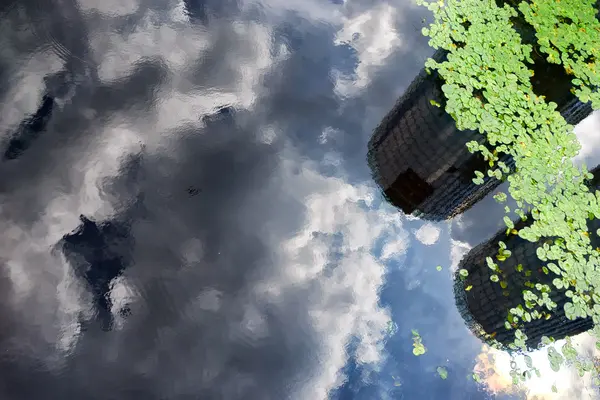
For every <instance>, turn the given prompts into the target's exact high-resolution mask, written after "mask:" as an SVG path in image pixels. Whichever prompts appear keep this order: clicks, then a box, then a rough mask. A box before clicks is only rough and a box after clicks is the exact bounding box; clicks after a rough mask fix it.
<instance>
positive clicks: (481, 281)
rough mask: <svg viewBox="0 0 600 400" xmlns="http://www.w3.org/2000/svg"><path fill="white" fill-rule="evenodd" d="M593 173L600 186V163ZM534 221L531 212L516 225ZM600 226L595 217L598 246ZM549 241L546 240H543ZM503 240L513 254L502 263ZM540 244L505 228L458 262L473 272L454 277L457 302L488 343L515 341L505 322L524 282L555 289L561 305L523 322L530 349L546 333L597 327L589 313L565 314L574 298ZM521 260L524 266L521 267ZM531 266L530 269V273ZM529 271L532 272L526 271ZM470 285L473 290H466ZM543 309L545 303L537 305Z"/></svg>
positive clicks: (593, 226)
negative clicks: (549, 267) (548, 267)
mask: <svg viewBox="0 0 600 400" xmlns="http://www.w3.org/2000/svg"><path fill="white" fill-rule="evenodd" d="M593 173H594V175H595V178H594V180H592V182H591V183H590V186H591V187H593V188H595V189H598V188H599V187H600V168H598V167H596V169H595V170H594V171H593ZM530 223H531V217H529V218H528V219H527V221H521V220H519V221H518V222H517V223H515V228H516V229H521V228H523V227H525V226H528V225H529V224H530ZM598 228H600V221H599V220H597V219H594V220H592V221H589V222H588V230H589V232H590V234H591V238H592V244H593V246H594V247H597V246H598V245H600V243H599V242H600V241H599V238H598V236H597V235H596V234H595V232H596V229H598ZM543 240H548V239H543ZM499 241H503V242H504V243H505V244H506V246H507V249H508V250H510V251H511V252H512V255H511V256H510V257H509V258H507V259H506V260H505V261H502V262H498V261H497V260H496V258H495V256H496V254H498V250H499V246H498V242H499ZM539 245H540V243H533V242H530V241H527V240H525V239H522V238H521V237H519V236H517V235H509V236H507V235H506V231H505V230H504V229H503V230H501V231H499V232H498V233H497V234H496V235H494V237H492V238H491V239H490V240H488V241H487V242H485V243H482V244H480V245H478V246H476V247H474V248H473V249H472V250H471V251H470V252H469V253H468V254H467V255H466V256H465V257H464V258H463V259H462V261H461V262H460V265H459V267H458V268H459V270H460V269H466V270H467V271H468V272H469V275H468V276H467V277H466V278H464V279H463V278H461V276H460V274H459V272H458V271H457V272H456V276H455V282H454V295H455V300H456V306H457V307H458V310H459V312H460V314H461V315H462V317H463V319H464V320H465V323H466V324H467V326H468V327H469V329H470V330H471V331H472V332H473V333H474V334H475V335H476V336H477V337H479V338H480V339H482V340H484V341H486V342H488V340H489V338H490V336H489V335H495V337H494V339H495V340H497V341H498V342H500V343H501V344H502V345H503V346H505V348H506V346H508V345H509V344H510V343H512V342H513V341H514V338H515V337H514V332H515V331H514V329H510V330H507V329H506V327H505V321H506V318H507V316H508V313H509V310H510V309H511V308H514V307H517V306H518V305H519V304H523V293H522V292H523V290H525V289H527V286H526V285H525V284H526V282H531V283H533V284H535V283H542V284H547V285H550V287H551V288H552V292H551V293H550V298H551V299H552V301H554V302H555V303H556V304H557V308H556V309H554V310H552V311H551V316H550V318H549V319H545V318H542V319H533V320H532V321H531V322H529V323H527V322H526V323H524V325H523V327H522V328H521V330H522V331H523V332H524V333H525V334H526V335H527V337H528V338H527V340H526V344H527V346H528V347H530V348H536V347H537V346H538V345H539V344H540V342H541V338H542V336H548V337H553V338H554V339H556V340H559V339H562V338H565V337H567V336H573V335H576V334H579V333H582V332H585V331H588V330H590V329H591V328H593V325H594V324H593V321H592V319H591V318H585V319H584V318H577V319H575V320H570V319H568V318H567V317H566V316H565V313H564V309H563V306H564V304H565V303H566V302H568V301H570V300H569V298H568V297H567V296H566V294H565V292H566V290H558V289H556V288H555V287H554V285H553V284H552V280H553V279H554V278H557V275H555V274H554V273H552V271H548V274H546V273H545V272H544V271H543V269H542V267H543V266H544V265H545V264H546V263H545V262H543V261H541V260H539V258H538V256H537V254H536V250H537V248H538V247H539ZM486 257H492V259H494V261H495V262H496V263H497V264H498V266H499V268H500V269H501V270H502V271H503V273H504V276H503V277H502V278H501V279H502V280H504V281H506V283H507V286H506V288H502V286H501V285H500V283H499V282H492V281H491V279H490V277H491V276H492V275H493V274H496V272H494V271H493V270H492V269H490V268H489V267H488V265H487V262H486ZM519 264H521V265H522V267H523V270H522V271H519V269H518V268H517V266H518V265H519ZM527 271H530V272H527ZM528 274H529V276H528ZM467 287H470V290H468V291H467V290H465V289H466V288H467ZM536 309H538V311H540V312H542V308H536ZM543 310H544V311H546V312H548V310H547V309H546V308H545V307H543Z"/></svg>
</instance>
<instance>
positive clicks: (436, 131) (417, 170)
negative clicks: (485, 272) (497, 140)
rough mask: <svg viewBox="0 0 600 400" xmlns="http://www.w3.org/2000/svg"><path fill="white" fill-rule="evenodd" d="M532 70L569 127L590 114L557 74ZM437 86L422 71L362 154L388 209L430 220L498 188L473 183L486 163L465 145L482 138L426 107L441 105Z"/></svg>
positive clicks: (491, 181)
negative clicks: (392, 206)
mask: <svg viewBox="0 0 600 400" xmlns="http://www.w3.org/2000/svg"><path fill="white" fill-rule="evenodd" d="M445 57H446V53H445V52H444V51H437V52H436V53H435V54H434V55H433V58H434V59H435V60H436V61H438V62H442V61H444V60H445ZM558 67H559V68H562V66H558ZM536 68H537V71H536V72H537V74H536V75H535V76H536V79H537V80H536V81H532V84H534V89H536V93H547V96H546V97H547V99H548V100H549V101H555V102H556V103H557V104H559V111H560V112H561V114H562V115H563V116H564V117H565V119H566V120H567V122H568V123H570V124H573V125H576V124H578V123H579V122H580V121H582V120H583V119H584V118H585V117H587V116H588V115H589V114H590V113H591V111H592V109H591V106H590V105H589V104H583V103H581V102H579V101H578V100H577V99H576V98H575V97H574V96H573V95H571V94H570V92H569V90H568V89H567V88H565V87H564V86H565V85H564V84H563V85H560V83H561V82H563V81H564V80H563V81H561V80H560V79H555V77H556V76H560V75H559V74H560V73H561V71H560V70H557V69H556V68H555V67H554V66H547V65H542V66H541V67H536ZM536 68H534V69H536ZM563 75H564V71H563ZM555 81H557V82H555ZM567 83H570V81H569V82H567ZM442 85H443V81H442V80H441V78H440V77H439V75H438V74H437V72H436V71H431V74H427V73H426V72H425V70H424V69H423V70H421V72H420V73H419V75H418V76H417V77H416V79H415V80H414V81H413V82H412V83H411V84H410V86H409V87H408V89H407V90H406V92H405V93H404V95H403V96H402V97H401V98H400V99H399V100H398V102H397V103H396V105H395V106H394V107H393V108H392V110H391V111H390V112H389V113H388V114H387V115H386V116H385V118H384V119H383V120H382V122H381V123H380V124H379V126H378V127H377V128H376V129H375V131H374V133H373V135H372V137H371V139H370V141H369V145H368V155H367V160H368V163H369V167H370V168H371V172H372V176H373V179H374V180H375V182H376V183H377V184H378V185H379V187H380V188H381V189H382V191H383V194H384V197H385V198H386V199H387V200H388V201H389V202H390V203H391V204H393V205H395V206H396V207H398V208H399V209H401V210H402V211H403V212H405V213H406V214H413V215H415V216H419V217H421V218H423V219H428V220H434V221H436V220H437V221H439V220H445V219H449V218H452V217H454V216H456V215H458V214H460V213H462V212H464V211H465V210H467V209H469V208H470V207H472V206H473V205H474V204H475V203H477V202H478V201H479V200H481V199H482V198H483V197H485V196H486V195H487V194H488V193H490V192H491V191H492V190H493V189H494V188H496V187H497V186H498V185H499V184H500V181H498V180H497V179H495V178H490V177H488V176H487V175H486V176H485V178H484V183H483V184H482V185H476V184H474V183H473V182H472V178H473V177H474V172H475V171H477V170H480V171H485V169H486V163H485V161H484V160H483V158H482V156H481V155H480V154H471V153H470V152H469V151H468V150H467V148H466V144H467V142H469V141H472V140H476V141H478V142H479V143H485V140H486V138H485V135H482V134H480V133H479V132H477V131H470V130H465V131H459V130H458V129H457V128H456V124H455V121H454V119H453V118H452V117H451V116H450V115H449V114H448V113H446V111H445V110H444V107H443V106H442V107H437V106H435V105H433V104H432V103H431V101H432V100H433V101H435V102H437V103H439V104H441V105H443V104H444V103H445V98H444V94H443V92H442V90H441V86H442ZM547 88H552V90H549V89H547ZM544 89H547V90H544ZM565 92H566V93H567V94H566V95H565ZM500 161H503V162H504V163H506V164H507V165H508V166H509V167H510V168H514V161H513V160H512V157H510V156H507V155H505V156H503V157H502V158H501V159H500Z"/></svg>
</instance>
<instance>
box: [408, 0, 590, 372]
mask: <svg viewBox="0 0 600 400" xmlns="http://www.w3.org/2000/svg"><path fill="white" fill-rule="evenodd" d="M417 3H418V4H420V5H424V6H426V7H427V8H428V9H429V10H430V11H431V12H432V13H433V17H434V21H433V22H432V23H431V24H430V25H429V26H428V27H425V28H423V34H424V35H426V36H429V38H430V40H429V44H430V46H432V47H433V48H435V49H442V50H444V51H447V52H448V55H447V58H446V60H444V61H442V62H438V61H435V60H434V59H429V60H427V61H426V63H425V66H426V68H427V69H428V71H431V70H435V71H437V73H438V74H439V75H440V77H441V78H442V79H443V80H444V82H445V83H444V85H443V86H442V90H443V92H444V95H445V104H443V105H440V106H442V107H444V109H445V110H446V112H447V113H448V114H450V115H451V116H452V118H454V120H455V121H456V125H457V127H458V129H460V130H477V131H479V132H480V133H481V134H482V135H486V139H487V141H486V144H481V143H479V142H477V141H471V142H469V143H468V145H467V147H468V149H469V151H470V152H472V153H476V152H479V153H481V155H482V156H483V157H484V159H485V160H486V161H487V162H488V164H489V167H490V168H489V169H487V170H486V171H477V172H476V173H475V176H474V178H473V182H474V183H476V184H482V183H483V178H484V177H485V175H486V174H487V175H488V176H489V177H493V178H495V179H500V180H503V179H506V180H508V182H509V189H508V192H509V194H510V196H511V197H512V198H513V199H514V200H515V201H516V204H517V208H516V209H514V210H511V209H510V207H508V206H505V211H506V212H507V214H508V215H507V216H506V217H505V218H504V221H505V224H506V235H519V236H520V237H521V238H523V239H526V240H528V241H531V242H539V243H541V245H540V247H539V248H538V250H537V255H538V258H539V259H540V260H541V261H544V262H545V263H546V265H547V267H546V269H547V271H548V272H552V273H554V274H556V275H557V276H558V277H557V278H556V279H554V281H553V283H552V284H553V286H554V287H555V288H556V289H560V290H563V291H566V293H567V296H568V297H569V298H570V300H571V301H568V302H566V303H565V304H564V312H565V314H566V316H567V317H568V318H569V319H575V318H585V317H591V318H592V319H593V322H594V324H595V327H594V329H593V333H595V334H596V336H597V337H600V324H599V322H600V249H594V248H593V247H592V245H591V240H590V239H591V238H590V236H593V235H597V234H598V232H591V233H590V232H588V228H587V223H588V220H589V219H593V218H600V192H598V191H595V192H592V191H590V190H589V188H588V186H589V185H588V183H589V182H588V181H589V180H590V179H592V178H593V175H592V174H590V173H589V171H588V170H587V168H586V166H585V165H584V166H582V167H577V166H575V165H574V163H573V158H574V157H575V156H576V155H577V153H578V152H579V150H580V148H581V146H580V144H579V142H578V141H577V138H576V137H575V134H574V132H573V126H572V125H569V124H567V122H566V121H565V119H564V118H563V117H562V116H561V114H560V113H559V112H558V111H557V104H556V103H555V102H553V101H547V100H546V98H545V97H544V96H541V95H538V94H537V93H536V91H535V90H534V85H533V83H532V78H533V77H534V75H535V72H534V70H535V65H536V64H537V65H538V66H539V65H540V62H542V63H547V64H548V65H549V64H557V65H562V67H563V69H564V73H565V74H566V75H567V76H568V77H569V79H570V84H571V92H572V93H573V94H575V95H576V96H577V97H578V98H579V100H580V101H582V102H584V103H585V102H591V104H592V107H593V108H594V109H597V108H599V107H600V94H599V93H598V86H599V82H600V76H599V75H598V73H597V65H598V58H597V55H598V49H600V35H599V34H598V32H600V23H599V22H598V19H597V17H596V15H597V13H598V10H597V8H595V2H594V0H560V1H557V0H532V1H526V0H523V1H515V0H512V1H509V0H507V1H502V0H497V1H495V0H435V1H433V2H428V1H425V0H417ZM503 155H509V156H510V157H512V158H513V159H514V161H515V168H514V170H512V169H510V168H509V167H508V166H507V165H505V164H504V163H503V162H502V161H500V159H501V157H502V156H503ZM495 198H496V200H497V201H498V202H500V203H504V202H505V201H506V199H507V196H506V194H505V193H500V194H497V195H496V196H495ZM511 213H514V214H516V215H518V216H519V218H521V219H522V220H526V219H527V218H528V217H527V215H528V214H530V215H531V217H529V218H532V219H533V221H532V223H531V224H529V225H528V226H525V227H523V228H522V229H515V225H514V222H513V220H512V218H511V217H510V216H509V215H510V214H511ZM540 239H544V240H542V241H540ZM499 248H500V251H499V253H498V256H497V257H496V259H495V260H494V259H492V258H491V257H490V258H488V260H487V261H488V266H489V267H490V268H491V269H494V270H498V271H500V272H501V271H502V269H501V264H502V262H503V261H504V260H506V259H507V258H508V257H510V256H511V254H510V252H507V251H505V250H506V249H505V248H503V247H502V246H501V243H500V244H499ZM544 272H545V273H547V272H546V271H544ZM499 275H501V274H499ZM497 280H498V282H497V284H501V283H502V280H501V279H497ZM532 284H533V287H532V288H529V290H524V291H523V292H524V297H527V298H524V299H523V300H524V301H523V306H522V307H521V308H515V310H511V312H509V315H507V323H508V324H507V326H506V328H507V329H514V330H515V341H514V343H513V346H512V350H518V351H525V350H527V347H526V345H525V343H526V339H527V337H526V335H525V334H524V333H523V332H522V331H521V329H520V327H521V326H522V324H523V322H524V320H526V319H530V318H543V316H542V313H530V312H525V311H523V310H528V308H527V305H528V304H530V305H531V304H537V305H538V306H540V307H545V308H547V310H548V311H550V312H551V311H552V309H553V308H555V307H556V303H555V302H553V301H552V288H551V287H549V286H548V285H541V284H540V285H539V286H538V285H536V283H535V282H534V283H532ZM544 293H545V295H544ZM540 302H541V303H540ZM543 342H544V344H545V345H548V344H551V343H552V339H551V338H545V340H544V341H543ZM567 343H568V346H567V345H565V346H563V348H562V349H561V350H560V352H559V351H558V350H556V349H555V348H554V347H553V346H550V347H549V349H548V357H549V360H550V363H551V366H552V368H556V369H558V368H560V366H561V365H563V364H564V363H569V364H572V365H574V366H575V367H576V368H577V369H578V370H579V371H580V374H581V375H583V374H584V373H585V372H588V371H591V370H593V369H594V368H595V367H594V364H593V363H592V362H591V361H589V360H584V359H583V358H582V357H581V356H580V355H578V354H577V352H576V351H575V350H574V347H573V346H572V345H571V344H570V341H568V342H567ZM599 346H600V345H599ZM511 366H512V363H511ZM527 376H528V374H527V373H520V371H518V370H517V369H516V363H515V366H514V368H513V379H514V380H515V383H518V381H519V380H521V379H526V377H527ZM596 381H598V378H596ZM597 383H600V382H597Z"/></svg>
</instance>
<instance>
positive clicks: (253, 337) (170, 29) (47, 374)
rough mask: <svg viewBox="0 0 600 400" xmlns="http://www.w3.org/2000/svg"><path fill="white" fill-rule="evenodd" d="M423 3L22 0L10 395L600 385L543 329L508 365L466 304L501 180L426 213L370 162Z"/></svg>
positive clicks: (492, 395) (0, 35) (289, 393)
mask: <svg viewBox="0 0 600 400" xmlns="http://www.w3.org/2000/svg"><path fill="white" fill-rule="evenodd" d="M427 16H428V13H427V10H425V9H422V8H420V7H417V6H415V5H414V4H413V3H412V2H411V1H409V0H389V1H384V0H345V1H342V0H340V1H333V0H331V1H326V0H285V1H284V0H260V1H259V0H103V1H101V0H45V1H42V0H21V1H14V2H10V1H9V2H7V3H6V4H3V5H0V88H1V90H0V135H1V136H0V145H1V146H3V147H2V148H1V149H0V155H2V157H1V160H0V343H1V349H2V356H0V382H1V384H0V398H1V399H7V400H22V399H23V400H25V399H27V400H30V399H70V398H73V399H102V400H105V399H106V400H107V399H115V400H121V399H149V400H150V399H157V400H159V399H160V400H163V399H175V400H178V399H203V400H204V399H219V400H221V399H222V400H236V399H251V400H254V399H257V400H263V399H264V400H269V399H273V400H280V399H302V400H303V399H310V400H320V399H339V400H351V399H357V400H361V399H365V400H366V399H369V400H370V399H405V400H413V399H423V400H425V399H434V400H437V399H444V400H446V399H450V400H454V399H459V400H462V399H488V398H489V399H587V398H592V399H595V398H600V394H598V392H597V391H596V390H595V389H594V388H593V387H592V385H591V383H590V382H588V381H587V380H581V379H578V378H577V377H576V374H575V372H574V371H569V370H567V371H562V372H560V373H553V372H552V371H551V370H550V369H549V367H548V362H547V360H546V356H545V353H543V352H541V353H540V354H539V355H538V354H536V355H535V357H534V358H535V360H536V362H538V361H539V366H540V368H541V369H542V372H543V376H542V378H539V379H534V380H532V381H530V382H528V383H527V384H525V385H522V387H519V388H514V387H512V385H511V381H510V376H509V365H508V364H509V359H508V356H506V354H504V353H500V352H497V351H493V350H490V349H489V348H487V347H485V346H483V343H482V342H481V341H480V340H479V339H477V338H476V337H475V336H474V335H473V334H472V333H471V332H470V331H469V330H468V329H467V327H466V325H465V323H464V321H463V319H462V317H461V316H460V314H459V312H458V310H457V307H456V304H455V300H454V294H453V291H452V283H453V271H455V269H456V267H457V265H458V263H459V261H460V260H461V258H462V256H463V255H464V254H466V253H467V252H468V250H469V249H470V248H472V247H474V246H476V245H477V244H479V243H481V242H483V241H485V240H487V239H489V238H490V237H492V236H493V234H494V233H495V232H496V231H497V230H498V229H499V228H500V227H501V226H502V225H501V224H502V215H503V208H502V207H501V206H500V205H498V204H496V203H495V202H494V200H493V199H492V198H491V196H488V197H486V198H485V199H483V200H482V201H480V202H478V203H477V204H476V205H475V206H474V207H472V208H471V209H469V210H468V211H466V212H465V213H463V214H462V215H460V216H458V217H455V218H454V219H452V220H450V221H444V222H428V221H426V220H423V219H419V218H416V217H412V216H407V215H405V214H404V213H402V212H400V211H399V210H397V209H396V208H394V207H393V206H392V205H390V204H388V202H386V201H385V199H384V198H383V196H382V194H381V193H380V190H379V188H378V187H377V185H376V184H375V182H373V181H372V179H371V175H370V171H369V167H368V164H367V159H366V153H367V143H368V141H369V139H370V137H371V134H372V132H373V129H374V128H375V127H376V126H377V125H378V124H379V122H380V121H381V120H382V118H383V117H384V116H385V115H386V114H387V112H388V111H389V110H390V109H391V108H392V106H393V105H394V103H395V101H396V99H397V98H398V97H399V96H400V95H402V93H403V92H404V90H405V89H406V88H407V87H408V85H409V84H410V82H411V81H412V79H413V78H414V77H415V76H416V75H417V74H418V73H419V70H420V69H421V68H422V65H423V63H424V61H425V60H426V59H427V57H429V56H430V55H431V54H432V53H433V50H432V49H431V48H429V47H428V44H427V39H426V38H425V37H423V36H422V35H421V26H422V20H423V18H426V17H427ZM599 127H600V121H599V116H598V114H592V115H591V116H589V117H588V118H587V119H585V120H584V121H583V122H582V123H581V124H579V125H578V127H577V134H578V137H579V138H580V141H581V142H582V145H583V150H582V153H581V155H580V157H579V159H578V161H579V162H583V161H585V162H586V163H588V165H589V166H595V165H597V164H598V163H600V152H598V151H597V150H596V149H598V148H599V147H598V146H597V144H598V143H597V142H600V136H598V129H599ZM437 266H440V267H441V268H436V267H437ZM412 330H416V331H418V333H419V335H420V337H421V339H422V343H423V345H424V346H425V348H426V352H425V353H424V354H423V355H420V356H415V355H414V354H413V338H412V333H411V332H412ZM575 342H576V343H577V344H578V346H580V347H581V348H582V349H590V350H589V351H592V350H591V349H593V348H594V341H593V340H591V339H590V338H589V337H588V336H587V335H586V334H582V335H579V336H577V337H576V339H575ZM474 369H475V371H476V372H477V373H478V376H479V377H480V382H476V381H475V380H474V379H473V378H472V374H473V370H474ZM553 384H555V385H556V387H557V393H553V392H552V390H551V387H552V385H553Z"/></svg>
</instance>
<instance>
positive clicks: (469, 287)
mask: <svg viewBox="0 0 600 400" xmlns="http://www.w3.org/2000/svg"><path fill="white" fill-rule="evenodd" d="M471 289H473V285H469V286H467V287H466V288H465V290H466V291H467V292H468V291H469V290H471Z"/></svg>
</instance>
